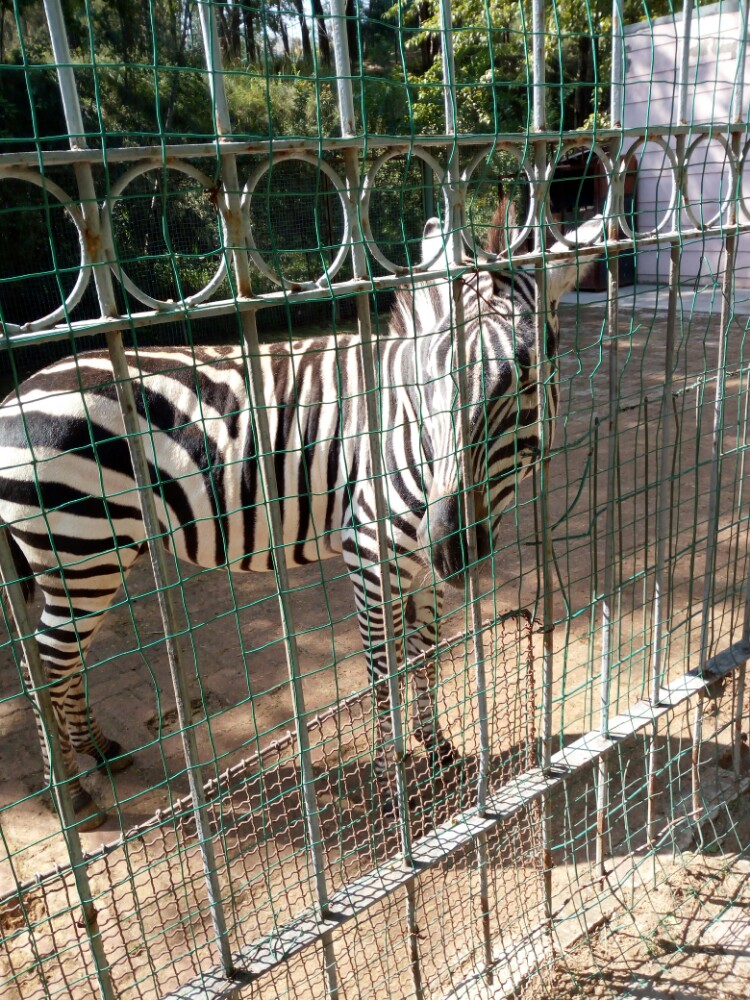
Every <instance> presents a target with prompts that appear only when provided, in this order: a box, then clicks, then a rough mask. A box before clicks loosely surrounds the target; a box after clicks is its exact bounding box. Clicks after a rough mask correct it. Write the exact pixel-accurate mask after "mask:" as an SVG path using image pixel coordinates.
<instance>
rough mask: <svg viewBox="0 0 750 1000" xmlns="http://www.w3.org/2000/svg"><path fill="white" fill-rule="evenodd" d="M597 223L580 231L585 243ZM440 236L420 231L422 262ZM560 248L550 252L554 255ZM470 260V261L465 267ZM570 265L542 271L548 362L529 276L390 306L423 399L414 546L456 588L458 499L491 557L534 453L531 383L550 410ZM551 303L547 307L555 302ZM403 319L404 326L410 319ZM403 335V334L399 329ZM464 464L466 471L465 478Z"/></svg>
mask: <svg viewBox="0 0 750 1000" xmlns="http://www.w3.org/2000/svg"><path fill="white" fill-rule="evenodd" d="M600 230H601V222H600V221H597V222H596V223H595V224H594V228H593V229H592V230H591V231H589V230H587V231H586V232H585V233H583V234H581V235H582V236H583V237H584V238H586V239H590V238H591V237H592V235H594V236H595V235H596V233H598V232H599V231H600ZM441 241H442V232H441V230H440V226H439V224H438V223H437V220H430V221H429V222H428V223H427V225H426V227H425V234H424V241H423V251H422V252H423V261H425V262H429V264H430V266H432V267H439V266H441V264H442V263H444V261H441V260H440V246H441ZM561 249H565V248H564V247H562V245H556V246H555V247H553V248H552V250H553V251H557V250H561ZM467 263H469V262H467ZM580 273H581V268H580V266H579V265H578V264H577V263H576V262H575V261H573V262H567V263H566V264H564V265H563V266H562V267H557V268H550V269H549V271H548V276H549V277H548V285H549V291H548V304H547V309H546V312H547V317H546V324H547V338H546V340H547V343H546V352H545V353H546V355H547V356H546V357H544V358H542V359H541V362H540V363H539V362H538V361H537V357H536V320H535V312H536V308H537V307H536V302H535V282H534V279H533V276H532V275H530V274H527V273H525V272H522V271H516V272H515V273H505V272H495V273H490V272H487V271H477V270H467V271H466V272H465V273H464V275H463V276H462V277H460V278H459V279H457V280H455V281H454V282H453V283H452V284H453V291H451V282H449V281H448V280H446V279H443V280H441V281H439V282H437V283H434V282H433V283H430V282H423V283H420V284H419V285H417V286H415V288H414V289H413V292H412V293H411V295H407V296H403V297H402V298H401V300H400V301H397V305H396V308H394V326H395V327H396V328H397V330H398V331H399V332H401V333H402V334H403V333H404V332H406V333H411V334H412V335H413V336H414V337H415V338H416V342H417V351H416V359H417V365H418V372H417V382H418V385H419V387H420V393H421V440H422V450H423V453H424V455H425V457H426V458H427V463H428V465H429V472H430V475H429V476H426V477H425V485H426V487H427V489H426V509H425V513H424V517H423V519H422V522H421V524H420V527H419V530H418V533H417V545H418V547H419V548H420V550H421V551H422V552H423V554H424V557H425V559H426V561H428V562H429V563H431V565H432V566H433V568H434V570H435V572H436V574H437V575H438V576H439V577H440V578H442V579H443V580H445V581H446V582H448V583H451V584H453V585H455V586H461V585H462V584H463V580H464V578H465V575H466V571H467V569H468V567H469V565H470V560H469V544H468V543H469V534H468V526H467V525H466V523H465V518H464V503H463V496H462V494H463V493H464V491H466V490H471V492H472V494H473V500H474V509H475V513H476V525H475V527H476V538H477V556H478V558H479V559H480V560H481V559H483V558H485V557H486V556H488V555H489V554H490V552H491V550H492V541H493V538H496V537H497V534H498V531H499V525H500V516H501V514H502V513H503V511H505V510H506V509H507V508H508V507H509V506H510V505H511V504H512V502H513V500H514V497H515V493H516V489H517V486H518V484H519V482H520V481H521V479H523V477H524V476H525V475H526V474H527V473H528V471H529V470H530V469H531V467H532V463H533V461H534V460H535V458H536V457H537V456H538V454H539V439H538V431H539V423H538V420H539V403H540V391H539V388H538V382H539V381H541V383H542V385H543V386H544V389H543V391H542V393H541V399H542V400H546V402H545V403H543V405H544V407H545V409H546V411H547V414H548V415H551V416H554V413H555V410H556V406H557V378H556V369H555V367H554V363H553V358H554V355H555V354H556V353H557V318H556V314H555V305H556V301H557V299H559V297H560V295H562V294H563V293H564V292H565V291H567V290H569V288H572V287H574V286H575V284H576V282H577V280H578V278H579V276H580ZM553 297H554V302H553V301H552V299H553ZM407 314H408V317H409V319H408V320H407V318H406V317H407ZM404 328H406V329H404ZM458 338H461V340H462V342H463V345H464V350H465V358H466V368H465V375H466V378H465V385H466V390H467V391H466V398H465V399H464V400H463V401H461V400H460V399H459V388H458V385H459V355H458V351H457V344H458ZM461 406H463V407H464V409H465V411H466V417H467V419H466V421H465V425H466V427H467V428H468V436H467V440H465V441H464V443H463V447H464V448H465V449H467V450H468V458H469V461H468V463H465V462H464V461H462V457H461V455H460V453H459V448H460V435H459V433H458V428H459V424H460V421H461V419H462V414H461ZM462 467H468V469H469V470H470V482H468V483H466V482H465V481H464V479H465V477H464V476H463V475H462Z"/></svg>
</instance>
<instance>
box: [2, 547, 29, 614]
mask: <svg viewBox="0 0 750 1000" xmlns="http://www.w3.org/2000/svg"><path fill="white" fill-rule="evenodd" d="M7 539H8V546H9V548H10V554H11V556H12V557H13V565H14V566H15V569H16V576H17V577H18V582H19V583H20V585H21V593H22V594H23V599H24V601H26V603H27V604H28V603H29V602H30V601H31V599H32V597H33V596H34V589H35V586H36V584H35V580H34V571H33V570H32V568H31V566H30V565H29V560H28V559H27V558H26V556H25V555H24V554H23V551H22V549H21V546H20V545H19V544H18V542H17V541H16V540H15V538H14V537H13V535H12V534H11V533H10V532H8V533H7ZM3 599H5V592H3Z"/></svg>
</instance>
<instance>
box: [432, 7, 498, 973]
mask: <svg viewBox="0 0 750 1000" xmlns="http://www.w3.org/2000/svg"><path fill="white" fill-rule="evenodd" d="M440 31H441V41H442V46H441V55H442V68H443V109H444V112H443V113H444V120H445V131H446V134H447V135H449V136H451V137H454V138H455V137H457V136H458V132H459V128H458V121H457V117H456V116H457V111H458V92H457V88H456V68H455V57H454V48H453V14H452V9H451V3H450V0H441V3H440ZM460 151H461V147H460V145H459V144H458V143H455V144H454V145H452V146H451V147H450V149H449V152H448V165H447V171H446V175H447V179H448V234H447V251H448V261H449V263H450V264H452V265H454V266H458V265H460V263H461V262H462V261H463V260H464V258H465V251H464V238H463V229H464V225H465V218H464V214H465V213H464V208H465V206H464V204H463V197H464V193H463V191H462V190H461V164H460V161H459V157H460ZM463 289H464V285H463V281H462V280H461V278H460V277H459V278H458V280H456V281H454V282H453V285H452V288H451V293H452V294H451V303H452V313H453V315H452V316H451V323H452V324H453V331H454V333H453V337H452V342H453V355H452V366H453V368H454V370H455V371H456V375H457V382H458V404H457V405H458V421H457V426H456V435H455V441H454V445H455V448H456V452H457V464H458V467H459V481H460V483H461V485H462V493H461V497H460V503H461V513H462V517H463V523H464V524H465V525H466V531H465V533H464V537H465V539H466V558H467V560H468V572H467V575H466V595H467V598H468V605H469V608H470V622H471V640H472V645H473V660H474V663H473V667H474V676H475V683H476V705H477V725H478V731H479V769H478V774H477V786H476V805H477V809H478V811H479V814H480V815H483V814H484V810H485V808H486V803H487V795H488V790H489V773H490V735H489V717H488V709H487V676H486V658H485V649H484V629H483V624H482V609H481V603H480V594H481V589H480V586H479V565H478V545H477V534H476V525H477V514H476V502H475V494H474V489H473V488H472V487H473V479H474V470H473V467H472V461H471V454H470V451H469V449H468V447H467V445H468V442H469V441H470V428H469V412H468V400H469V399H470V395H469V388H468V380H469V374H468V370H467V356H466V336H465V332H464V328H465V319H464V304H463V294H464V292H463ZM489 516H490V517H491V516H492V512H491V511H490V512H489ZM476 853H477V873H478V876H479V922H480V933H481V936H482V947H483V965H484V971H485V976H486V980H487V982H488V984H490V985H491V984H492V931H491V926H490V886H489V869H490V859H489V846H488V843H487V835H486V833H482V834H480V836H478V837H477V840H476Z"/></svg>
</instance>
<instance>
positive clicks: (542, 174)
mask: <svg viewBox="0 0 750 1000" xmlns="http://www.w3.org/2000/svg"><path fill="white" fill-rule="evenodd" d="M532 33H533V51H532V84H533V117H532V126H533V129H534V175H533V176H534V180H533V185H532V196H533V202H534V206H535V216H534V218H535V228H534V250H535V252H536V254H537V255H538V257H539V259H538V261H537V262H536V264H535V277H536V317H535V320H536V338H535V352H536V364H537V373H538V374H537V414H538V416H537V422H538V431H537V436H538V440H539V452H540V454H539V465H538V471H539V475H538V479H537V483H538V495H537V505H538V511H539V516H538V519H537V523H538V525H539V531H540V533H541V540H540V541H541V544H540V545H539V546H538V548H537V553H538V559H537V567H539V566H541V572H542V580H541V588H542V635H543V653H542V656H543V660H542V707H541V713H542V718H541V734H540V736H541V766H542V771H543V772H547V771H549V769H550V768H551V766H552V709H553V704H554V677H555V657H554V632H553V630H554V622H555V609H554V577H553V566H554V552H553V547H552V532H551V530H550V525H551V523H552V520H551V517H550V513H549V456H548V455H547V442H548V440H549V437H550V428H549V414H548V413H547V398H546V396H547V388H546V384H545V383H546V377H549V375H548V374H547V375H546V377H545V373H546V370H547V366H546V365H545V363H544V362H545V359H546V357H547V274H546V270H545V256H544V255H545V249H546V247H545V241H546V221H547V199H548V194H549V191H548V186H547V143H546V142H545V141H544V139H542V138H541V135H542V134H543V133H544V131H545V130H546V127H547V112H546V104H545V100H546V87H545V84H546V74H545V63H544V58H545V44H546V16H545V10H544V0H534V3H533V5H532ZM537 572H539V569H537ZM541 813H542V866H543V883H544V909H545V918H546V928H545V930H546V933H547V934H548V935H549V936H550V941H551V942H554V937H553V936H552V933H553V925H554V916H553V906H552V801H551V799H550V797H549V796H548V795H544V796H542V801H541ZM552 946H554V945H552Z"/></svg>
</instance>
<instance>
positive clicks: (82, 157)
mask: <svg viewBox="0 0 750 1000" xmlns="http://www.w3.org/2000/svg"><path fill="white" fill-rule="evenodd" d="M715 131H716V127H715V125H713V124H711V123H705V122H703V123H700V122H696V123H694V124H693V123H691V124H690V125H682V126H681V125H679V124H675V125H670V126H669V127H665V126H661V127H660V126H659V125H649V126H648V128H647V129H646V128H645V127H644V126H638V125H632V126H629V127H628V128H617V129H612V128H601V129H599V128H597V130H596V138H597V141H598V142H601V143H603V144H605V145H606V144H608V143H609V142H611V140H612V139H618V140H619V139H621V138H623V137H626V138H627V137H631V138H638V137H640V136H642V135H643V134H644V133H646V132H647V134H648V135H649V136H650V137H652V138H660V139H662V138H672V137H674V136H676V135H691V136H693V135H698V134H700V135H712V134H713V133H714V132H715ZM722 131H723V132H725V131H726V130H722ZM728 131H729V134H732V133H734V132H739V133H740V134H741V135H745V134H746V131H747V129H746V126H745V125H743V124H738V123H736V122H734V123H730V125H729V130H728ZM586 136H587V133H586V132H585V131H568V132H560V131H556V132H550V131H545V132H544V133H543V134H540V136H539V138H543V139H546V140H547V142H548V143H554V144H555V145H558V144H559V143H561V142H562V143H567V142H571V141H576V142H580V141H581V139H582V138H584V139H585V138H586ZM454 141H455V142H457V143H458V145H460V146H461V147H467V148H473V147H476V146H487V145H489V144H492V145H493V146H494V147H495V148H497V149H506V148H507V149H517V148H518V147H519V146H523V145H525V143H524V142H519V136H518V133H515V132H497V133H495V132H491V133H482V132H476V133H471V134H463V135H459V136H457V137H456V138H455V140H454V137H453V136H445V135H441V134H439V133H438V134H436V135H420V136H419V139H418V141H414V142H410V141H408V140H405V139H399V138H392V137H390V136H378V135H372V136H369V135H368V136H367V137H366V138H365V137H364V136H352V137H351V138H348V139H342V138H340V137H337V136H332V137H323V136H321V137H320V138H294V139H288V138H284V137H283V136H279V137H278V138H275V139H274V140H273V147H274V149H275V150H276V151H277V152H278V153H284V152H302V151H308V152H312V153H318V152H320V151H321V150H323V151H325V152H331V151H335V152H339V151H341V150H343V149H346V148H349V147H351V148H353V149H358V150H364V149H389V150H391V149H393V150H401V151H403V152H405V153H408V152H409V151H410V150H411V149H413V148H414V147H415V146H419V147H422V148H429V147H441V148H442V147H445V146H446V145H448V144H451V145H452V144H453V142H454ZM223 151H226V153H227V154H228V155H235V156H256V155H261V154H264V153H267V152H268V141H267V140H261V139H248V140H244V139H243V140H237V139H231V140H229V139H227V140H223V141H222V152H223ZM215 155H216V143H215V142H214V141H212V142H185V143H180V144H179V145H178V144H174V143H165V144H164V145H163V146H162V145H160V146H158V147H155V146H119V147H117V148H113V149H107V150H106V151H103V150H101V149H97V148H91V147H86V148H78V147H76V148H73V149H49V150H44V151H43V152H42V154H41V156H42V157H43V159H44V163H45V165H46V166H48V167H51V166H66V165H70V164H74V163H92V164H97V165H101V164H103V163H108V164H113V163H133V162H134V161H137V162H139V163H140V162H143V163H148V162H151V163H155V164H161V163H163V162H164V160H165V159H168V160H185V159H204V158H205V157H207V156H208V157H211V156H215ZM39 159H40V154H39V153H38V152H33V153H30V152H18V153H0V173H2V172H3V171H6V170H8V171H10V170H16V169H19V168H28V169H36V168H37V167H38V166H39Z"/></svg>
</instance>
